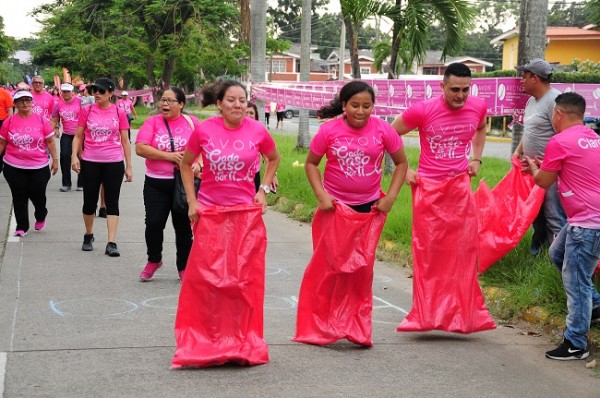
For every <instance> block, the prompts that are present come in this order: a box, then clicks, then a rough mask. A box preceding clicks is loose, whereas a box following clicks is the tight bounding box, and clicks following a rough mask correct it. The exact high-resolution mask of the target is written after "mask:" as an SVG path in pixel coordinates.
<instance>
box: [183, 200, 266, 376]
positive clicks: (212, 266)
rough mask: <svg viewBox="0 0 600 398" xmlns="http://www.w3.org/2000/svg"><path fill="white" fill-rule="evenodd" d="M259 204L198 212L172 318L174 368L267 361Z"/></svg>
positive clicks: (263, 249)
mask: <svg viewBox="0 0 600 398" xmlns="http://www.w3.org/2000/svg"><path fill="white" fill-rule="evenodd" d="M266 248H267V233H266V228H265V225H264V222H263V219H262V205H254V204H253V205H236V206H228V207H222V206H210V207H205V208H203V209H202V210H201V211H200V217H199V220H198V222H197V223H196V225H195V226H194V242H193V245H192V250H191V252H190V256H189V259H188V264H187V267H186V272H185V278H184V279H183V283H182V285H181V292H180V294H179V304H178V307H177V316H176V319H175V341H176V351H175V356H174V358H173V361H172V366H173V367H174V368H178V367H182V366H194V367H208V366H215V365H221V364H224V363H226V362H232V363H236V364H240V365H259V364H264V363H267V362H268V361H269V352H268V347H267V343H266V342H265V340H264V337H263V307H264V295H265V253H266Z"/></svg>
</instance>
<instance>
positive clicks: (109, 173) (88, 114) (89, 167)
mask: <svg viewBox="0 0 600 398" xmlns="http://www.w3.org/2000/svg"><path fill="white" fill-rule="evenodd" d="M114 89H115V84H114V82H113V81H112V80H111V79H108V78H106V77H100V78H98V79H96V81H95V82H94V84H93V85H92V86H91V88H90V90H91V92H92V93H93V94H94V99H95V103H94V104H92V105H90V106H86V107H85V108H83V109H82V110H81V112H80V114H79V121H78V122H77V132H76V133H75V138H74V139H73V153H72V155H71V167H72V168H73V170H74V171H75V172H76V173H78V174H79V173H81V178H82V181H83V209H82V213H83V222H84V224H85V234H84V236H83V244H82V246H81V250H83V251H92V250H93V245H92V243H93V242H94V233H93V229H94V217H95V213H96V208H97V206H98V195H99V193H100V186H101V185H103V186H104V196H105V200H106V213H107V217H106V225H107V232H108V243H107V244H106V249H105V251H104V253H105V254H106V255H108V256H110V257H118V256H120V255H121V254H120V252H119V250H118V248H117V244H116V242H115V240H116V235H117V227H118V225H119V196H120V193H121V185H122V183H123V175H125V179H126V181H127V182H130V181H132V179H133V170H132V166H131V147H130V143H129V140H127V129H128V127H129V123H128V122H127V116H126V115H125V112H123V111H120V110H119V108H117V106H116V105H114V104H113V103H112V102H111V98H112V96H113V92H114ZM80 152H81V161H80V160H79V157H78V156H77V155H78V153H80ZM123 160H125V164H123Z"/></svg>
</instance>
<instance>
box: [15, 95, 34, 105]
mask: <svg viewBox="0 0 600 398" xmlns="http://www.w3.org/2000/svg"><path fill="white" fill-rule="evenodd" d="M31 101H33V99H32V98H29V97H25V98H19V99H18V100H15V104H19V103H27V102H31Z"/></svg>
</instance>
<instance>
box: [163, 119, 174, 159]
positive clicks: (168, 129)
mask: <svg viewBox="0 0 600 398" xmlns="http://www.w3.org/2000/svg"><path fill="white" fill-rule="evenodd" d="M163 121H164V122H165V126H167V131H168V132H169V142H170V143H171V152H175V142H174V141H173V133H171V128H170V127H169V122H167V119H165V118H164V117H163Z"/></svg>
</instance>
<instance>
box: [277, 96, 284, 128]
mask: <svg viewBox="0 0 600 398" xmlns="http://www.w3.org/2000/svg"><path fill="white" fill-rule="evenodd" d="M275 109H276V111H277V126H276V128H278V129H282V128H283V119H284V118H285V104H282V103H280V102H278V103H277V104H276V105H275Z"/></svg>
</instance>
